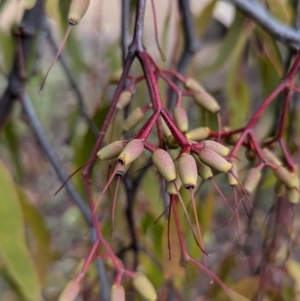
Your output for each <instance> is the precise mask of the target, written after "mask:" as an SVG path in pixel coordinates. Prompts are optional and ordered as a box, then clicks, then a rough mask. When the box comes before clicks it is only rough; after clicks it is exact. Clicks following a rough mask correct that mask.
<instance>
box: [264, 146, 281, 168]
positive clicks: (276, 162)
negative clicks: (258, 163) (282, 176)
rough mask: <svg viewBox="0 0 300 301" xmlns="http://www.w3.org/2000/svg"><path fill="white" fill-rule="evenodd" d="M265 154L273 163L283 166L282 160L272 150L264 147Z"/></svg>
mask: <svg viewBox="0 0 300 301" xmlns="http://www.w3.org/2000/svg"><path fill="white" fill-rule="evenodd" d="M262 151H263V154H264V156H265V159H266V160H267V161H268V162H270V163H272V164H275V165H277V166H281V165H282V162H281V161H280V160H279V159H278V158H277V157H276V155H275V154H274V153H273V152H272V151H270V150H269V149H268V148H263V150H262Z"/></svg>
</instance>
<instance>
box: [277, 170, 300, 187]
mask: <svg viewBox="0 0 300 301" xmlns="http://www.w3.org/2000/svg"><path fill="white" fill-rule="evenodd" d="M274 175H275V177H276V178H277V179H278V180H279V181H280V182H281V183H283V184H284V185H285V186H286V187H287V188H290V189H292V188H298V187H299V179H298V177H297V175H295V174H292V173H290V172H289V171H288V170H287V169H286V168H285V167H283V166H279V167H278V168H277V169H275V170H274Z"/></svg>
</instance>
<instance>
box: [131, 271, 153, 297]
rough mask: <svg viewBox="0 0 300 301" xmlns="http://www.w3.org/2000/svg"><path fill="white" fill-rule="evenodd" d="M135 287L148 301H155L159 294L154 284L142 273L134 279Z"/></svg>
mask: <svg viewBox="0 0 300 301" xmlns="http://www.w3.org/2000/svg"><path fill="white" fill-rule="evenodd" d="M132 283H133V286H134V288H135V289H136V290H137V291H138V292H139V294H140V295H141V296H142V297H143V298H145V299H146V300H148V301H155V300H156V299H157V294H156V291H155V288H154V286H153V284H152V283H151V282H150V281H149V279H148V278H147V277H146V276H145V275H144V274H142V273H137V275H136V276H135V277H134V278H133V282H132Z"/></svg>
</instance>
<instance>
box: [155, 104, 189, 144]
mask: <svg viewBox="0 0 300 301" xmlns="http://www.w3.org/2000/svg"><path fill="white" fill-rule="evenodd" d="M160 114H161V116H162V118H163V119H164V121H165V122H166V124H167V126H168V127H169V129H170V131H171V133H172V135H173V136H174V138H175V139H176V141H177V142H178V143H179V144H180V145H181V146H182V147H183V146H185V145H187V144H189V142H188V140H187V139H186V137H185V136H184V134H182V133H181V132H180V131H179V129H178V128H177V126H176V124H175V122H174V120H173V119H172V118H171V116H170V115H169V113H168V112H167V111H166V110H165V109H162V110H161V112H160Z"/></svg>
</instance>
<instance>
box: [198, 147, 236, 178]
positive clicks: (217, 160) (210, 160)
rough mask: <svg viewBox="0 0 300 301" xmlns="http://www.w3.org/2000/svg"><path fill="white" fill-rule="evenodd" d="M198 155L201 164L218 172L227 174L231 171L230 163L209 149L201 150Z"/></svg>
mask: <svg viewBox="0 0 300 301" xmlns="http://www.w3.org/2000/svg"><path fill="white" fill-rule="evenodd" d="M198 155H199V158H200V160H201V161H202V162H203V163H205V164H206V165H208V166H209V167H211V168H213V169H215V170H217V171H219V172H224V173H228V172H229V171H231V169H232V164H231V163H230V162H228V161H227V160H226V159H224V158H223V157H222V156H220V155H219V154H217V153H215V152H214V151H212V150H210V149H206V148H203V149H201V150H200V151H199V154H198Z"/></svg>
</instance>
